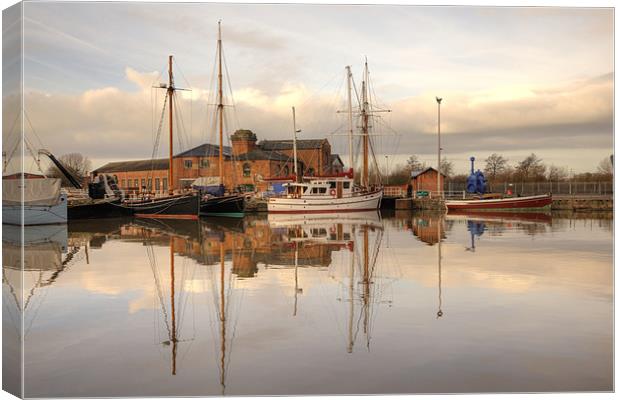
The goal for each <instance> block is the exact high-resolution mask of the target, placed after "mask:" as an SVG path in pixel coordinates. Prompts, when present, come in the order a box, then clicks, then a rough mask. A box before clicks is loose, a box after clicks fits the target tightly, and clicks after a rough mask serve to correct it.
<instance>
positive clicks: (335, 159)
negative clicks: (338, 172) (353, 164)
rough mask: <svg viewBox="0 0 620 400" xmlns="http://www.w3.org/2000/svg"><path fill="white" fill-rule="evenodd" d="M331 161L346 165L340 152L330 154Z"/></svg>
mask: <svg viewBox="0 0 620 400" xmlns="http://www.w3.org/2000/svg"><path fill="white" fill-rule="evenodd" d="M329 162H330V163H331V164H334V163H336V162H338V163H340V165H342V166H343V167H344V163H343V162H342V159H340V155H339V154H332V155H331V156H329Z"/></svg>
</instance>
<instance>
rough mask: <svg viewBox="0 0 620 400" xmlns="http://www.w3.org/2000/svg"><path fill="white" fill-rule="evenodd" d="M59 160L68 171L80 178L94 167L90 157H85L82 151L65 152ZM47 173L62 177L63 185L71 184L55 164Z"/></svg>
mask: <svg viewBox="0 0 620 400" xmlns="http://www.w3.org/2000/svg"><path fill="white" fill-rule="evenodd" d="M58 161H60V162H61V163H62V165H63V166H64V167H65V168H66V169H67V171H69V172H70V173H71V174H72V175H73V176H74V177H75V178H77V179H78V180H82V179H83V178H84V177H85V176H87V175H88V173H89V172H90V169H91V168H92V163H91V162H90V160H89V159H88V157H85V156H84V155H82V154H80V153H69V154H63V155H62V156H60V157H58ZM47 175H48V176H51V177H55V178H61V179H62V183H63V185H68V184H69V181H68V180H67V179H66V178H65V176H64V175H63V174H62V173H61V172H60V171H59V170H58V168H56V166H55V165H52V166H50V168H49V169H48V171H47Z"/></svg>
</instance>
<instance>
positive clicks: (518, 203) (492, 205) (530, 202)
mask: <svg viewBox="0 0 620 400" xmlns="http://www.w3.org/2000/svg"><path fill="white" fill-rule="evenodd" d="M552 202H553V200H552V199H551V198H550V197H546V198H542V199H540V198H539V199H523V200H518V199H515V200H512V201H502V202H499V201H498V202H491V201H489V202H484V203H483V202H480V203H475V202H471V203H467V204H450V203H447V204H446V206H447V207H448V208H449V209H453V210H464V209H468V210H475V209H501V208H542V207H545V206H548V205H549V204H551V203H552Z"/></svg>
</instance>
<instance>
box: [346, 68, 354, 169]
mask: <svg viewBox="0 0 620 400" xmlns="http://www.w3.org/2000/svg"><path fill="white" fill-rule="evenodd" d="M346 70H347V103H348V107H349V108H348V111H349V168H353V106H352V105H351V79H352V75H351V66H350V65H347V66H346Z"/></svg>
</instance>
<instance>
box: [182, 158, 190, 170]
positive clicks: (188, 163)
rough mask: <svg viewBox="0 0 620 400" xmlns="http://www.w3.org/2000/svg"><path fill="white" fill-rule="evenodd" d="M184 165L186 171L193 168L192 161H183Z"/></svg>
mask: <svg viewBox="0 0 620 400" xmlns="http://www.w3.org/2000/svg"><path fill="white" fill-rule="evenodd" d="M183 165H184V166H185V169H191V168H192V160H183Z"/></svg>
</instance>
